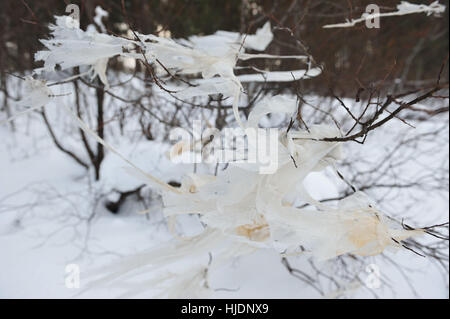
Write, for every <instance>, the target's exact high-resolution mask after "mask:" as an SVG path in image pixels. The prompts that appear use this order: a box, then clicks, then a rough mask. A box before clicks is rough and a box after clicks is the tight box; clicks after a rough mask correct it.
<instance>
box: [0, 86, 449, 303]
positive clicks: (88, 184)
mask: <svg viewBox="0 0 450 319" xmlns="http://www.w3.org/2000/svg"><path fill="white" fill-rule="evenodd" d="M63 90H64V89H62V91H63ZM47 110H48V113H49V114H50V116H51V118H52V120H53V121H55V123H58V125H60V127H59V132H60V133H63V134H69V133H70V132H68V131H67V130H68V129H67V128H65V123H66V124H67V123H69V122H70V120H69V119H67V116H65V115H64V113H62V112H61V111H60V110H58V108H57V105H54V104H53V103H51V104H49V105H48V106H47ZM442 123H443V125H447V129H448V124H445V123H446V122H445V118H444V119H442V121H441V124H442ZM447 123H448V122H447ZM15 124H16V131H15V132H12V131H11V130H10V128H9V127H7V126H1V127H0V140H1V141H2V142H1V143H0V256H1V257H0V298H74V297H85V298H113V297H117V296H118V295H120V293H121V290H120V288H117V289H89V290H87V291H84V292H83V293H82V294H81V295H79V294H78V293H79V292H80V291H81V290H82V288H83V287H85V284H86V283H87V282H88V281H89V277H88V274H89V272H90V271H91V270H92V269H107V265H108V264H109V263H111V262H114V261H116V260H118V259H120V258H121V257H122V256H126V255H130V254H133V253H136V252H139V251H142V250H146V249H150V248H152V247H158V246H159V245H161V244H162V243H164V242H167V241H169V240H173V239H172V237H171V235H170V232H169V231H168V229H167V226H166V223H165V221H164V218H163V216H162V214H161V211H160V205H159V204H158V203H157V201H156V200H155V201H153V204H152V205H153V206H151V207H150V208H151V209H150V213H149V214H148V215H143V214H138V212H139V211H141V210H143V209H145V208H144V207H142V206H141V205H140V204H136V203H132V202H128V203H127V204H126V205H125V206H124V207H123V208H122V209H121V211H120V213H119V214H112V213H110V212H109V211H107V210H106V209H104V207H103V205H102V203H103V202H104V200H105V194H106V193H107V192H109V190H111V189H112V188H118V189H123V190H127V189H131V188H133V187H137V186H139V185H140V184H142V182H141V181H140V180H138V179H136V178H135V177H134V176H131V175H129V174H128V173H127V172H126V170H125V169H123V167H125V166H126V164H125V163H123V162H122V161H121V160H120V159H119V158H118V157H117V156H115V155H114V154H111V153H108V154H107V157H106V159H105V162H104V164H103V167H102V176H103V177H104V178H103V179H102V181H101V182H93V181H92V180H90V179H89V178H88V177H87V176H86V173H85V171H84V169H82V168H81V167H80V166H79V165H77V164H76V163H75V162H74V161H72V160H71V159H69V158H68V157H67V155H65V154H63V153H61V152H60V151H58V150H57V149H56V148H55V147H54V145H53V143H52V141H51V139H50V137H49V135H48V133H47V131H46V129H45V127H44V126H43V124H42V121H41V119H40V118H39V116H38V115H37V114H35V113H33V114H30V115H28V116H24V117H22V118H20V119H18V120H16V121H15ZM133 125H134V124H133V123H131V124H129V126H128V127H127V128H126V132H127V134H126V136H127V139H126V140H123V139H119V138H118V136H115V135H114V134H112V136H113V137H111V138H110V141H111V144H112V145H114V146H115V147H117V148H118V150H119V151H120V152H122V153H123V154H124V155H126V156H128V157H129V158H130V159H131V160H132V161H133V162H135V163H136V164H137V165H139V166H140V167H142V168H143V169H145V170H147V171H149V172H151V173H152V174H153V175H155V176H158V177H161V178H163V179H165V180H166V181H168V180H171V179H179V177H180V175H181V174H182V173H183V172H188V171H192V169H193V168H192V166H190V165H187V164H180V165H175V164H173V163H171V162H170V161H169V160H168V159H167V158H166V156H165V152H166V150H167V148H168V145H167V144H162V143H160V142H153V141H148V140H145V139H144V138H142V137H139V136H136V134H133V132H135V131H137V128H136V127H133ZM426 125H427V124H423V126H418V127H417V128H416V129H415V130H416V131H420V130H426V129H429V127H427V126H426ZM433 125H435V124H433ZM411 130H413V129H411V128H410V127H407V126H405V125H403V124H402V123H399V122H393V124H391V125H389V126H387V127H386V131H385V133H377V134H374V135H373V136H372V137H371V138H369V139H368V141H367V143H366V144H365V145H364V146H360V145H350V146H348V147H347V148H346V153H347V157H349V158H350V159H351V158H352V156H355V157H356V155H357V154H364V155H365V156H366V157H367V158H369V159H370V160H371V161H373V162H375V161H376V154H378V153H377V152H379V151H377V150H378V149H385V148H388V147H389V145H390V144H388V143H387V142H388V141H390V140H392V136H405V135H406V134H414V133H411ZM447 132H448V131H447ZM395 139H396V138H393V140H395ZM65 143H67V145H70V147H72V149H75V150H78V151H79V152H80V153H81V152H82V149H81V147H80V144H79V143H77V141H76V140H70V139H67V140H65ZM430 143H431V142H430ZM420 153H421V151H420V150H418V153H416V154H413V153H411V154H404V155H405V156H407V157H409V156H416V157H417V161H415V164H411V165H408V167H406V169H405V172H406V173H405V172H404V173H405V174H411V175H417V174H420V172H421V170H423V165H427V167H428V168H430V167H431V168H432V166H433V165H434V164H436V163H439V164H440V163H442V162H443V161H444V162H445V161H447V165H448V142H447V147H443V148H440V150H439V152H438V153H436V152H433V153H432V154H431V155H430V154H426V155H424V154H420ZM422 155H423V156H425V157H424V158H422V157H423V156H422ZM421 160H423V162H421ZM360 165H364V163H360ZM198 169H199V170H201V169H204V170H206V169H207V168H205V167H203V168H202V167H200V168H198ZM329 177H330V176H327V175H326V174H319V173H313V174H311V176H309V177H308V179H307V181H306V184H307V185H306V186H307V187H308V189H309V190H310V192H311V194H312V195H313V196H314V197H315V198H317V199H320V198H327V197H332V196H334V195H337V188H336V186H335V183H334V182H335V180H333V178H331V179H330V178H329ZM361 178H363V177H362V176H361ZM447 184H448V180H447ZM147 192H148V194H150V193H151V190H150V189H147ZM372 195H378V196H384V195H383V190H377V191H374V193H373V194H372ZM410 195H411V196H421V195H420V194H410ZM149 196H150V195H149ZM153 196H154V195H153ZM389 196H390V197H389ZM389 196H387V198H386V204H385V206H384V207H383V208H384V209H385V211H386V213H387V214H389V213H393V212H395V213H396V214H397V216H401V217H404V218H405V219H408V218H414V221H415V222H416V223H420V222H422V223H424V224H426V225H427V224H430V223H435V222H442V221H448V211H449V206H448V195H447V196H441V195H436V196H435V195H433V194H428V195H426V196H423V197H421V200H420V201H419V204H416V205H414V206H413V207H409V208H408V210H407V211H402V208H403V209H404V207H405V205H403V201H404V200H405V199H404V197H402V196H405V194H404V193H403V195H402V196H400V194H394V195H392V194H390V195H389ZM94 203H97V205H96V206H95V207H94V205H95V204H94ZM179 224H180V227H182V228H183V230H184V231H185V232H187V233H189V232H196V228H198V225H197V224H196V223H195V221H193V220H192V219H191V220H190V219H186V220H184V221H182V222H180V223H179ZM388 256H389V257H390V258H391V259H392V260H395V261H396V262H397V263H399V264H400V265H402V266H403V267H404V268H403V269H404V271H405V273H406V274H407V275H408V279H405V277H404V274H402V273H400V272H399V271H398V270H397V269H396V268H395V267H393V266H392V265H391V264H389V263H387V262H386V260H382V259H380V258H377V257H370V258H367V265H369V264H375V265H377V266H378V267H379V269H380V275H381V277H382V278H383V279H386V280H388V282H384V281H383V282H382V283H381V287H380V288H374V289H376V294H377V295H378V296H379V297H382V298H392V297H394V298H416V297H420V298H448V275H445V274H444V275H443V274H442V270H441V269H439V267H436V266H435V264H433V263H432V262H431V261H430V260H429V259H427V258H423V257H420V256H417V255H415V254H413V253H411V252H409V251H399V252H397V253H388ZM290 260H291V263H293V264H294V265H295V266H296V267H298V268H302V267H305V268H307V267H308V264H307V262H306V260H305V258H304V257H303V256H298V257H291V259H290ZM330 263H331V264H332V262H330ZM330 263H324V264H321V265H320V266H321V267H323V268H324V269H328V268H330V267H331V266H332V265H330ZM68 264H77V265H79V267H80V271H81V274H80V280H81V281H80V285H81V288H80V289H69V288H67V287H66V286H65V278H66V276H67V273H66V271H65V267H66V265H68ZM367 276H369V273H367V274H365V273H362V274H361V277H362V278H364V277H367ZM211 286H212V287H214V288H215V289H216V291H215V292H214V294H213V298H320V297H321V296H320V295H319V294H318V293H317V292H316V291H315V290H314V289H313V288H311V287H309V286H307V285H305V284H304V283H303V282H302V281H299V280H297V279H296V278H294V277H293V276H291V275H290V274H289V273H288V272H287V271H286V269H285V268H284V267H283V265H282V264H281V262H280V257H279V256H278V255H277V254H276V253H275V252H273V251H259V252H257V253H254V254H252V255H250V256H246V257H239V258H237V259H236V260H234V261H233V262H232V263H231V264H230V265H227V266H225V267H224V269H223V271H221V272H220V273H216V274H214V275H213V277H212V282H211ZM325 287H326V284H325ZM411 287H414V289H412V288H411ZM148 288H149V289H148V290H146V291H145V292H143V293H141V294H139V295H137V297H139V298H149V297H152V296H154V291H153V290H152V289H151V287H148ZM334 296H340V295H339V294H337V293H336V292H334V291H333V290H332V289H331V288H330V290H329V294H328V295H327V296H326V297H334ZM345 296H346V297H349V298H355V297H362V298H373V294H372V292H371V291H370V289H369V288H366V287H361V288H359V289H352V287H350V286H349V287H348V291H346V294H345Z"/></svg>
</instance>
